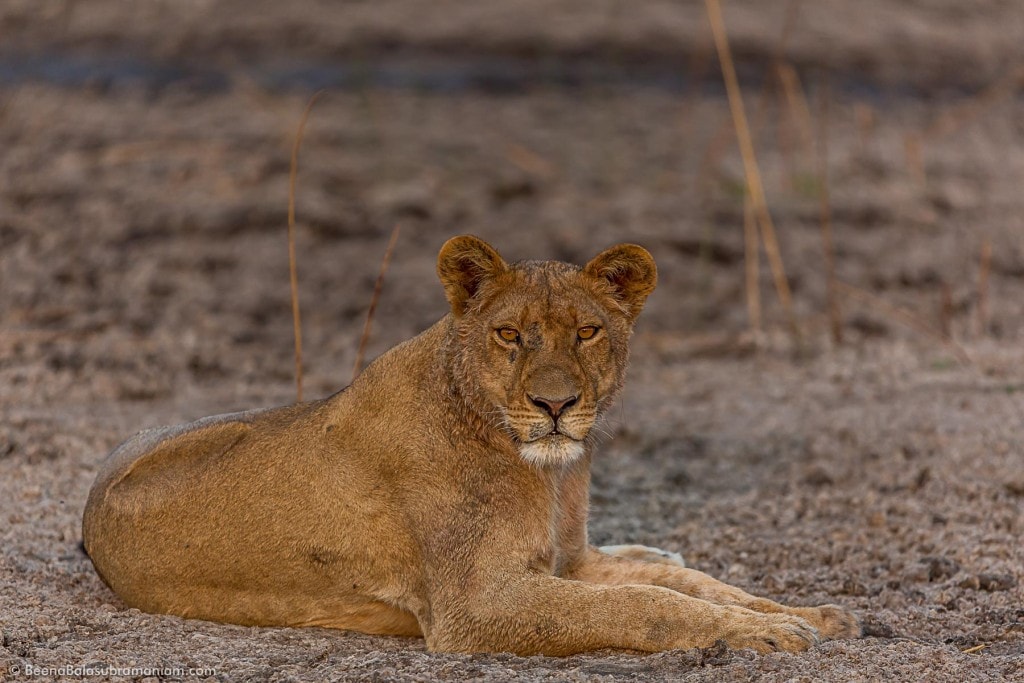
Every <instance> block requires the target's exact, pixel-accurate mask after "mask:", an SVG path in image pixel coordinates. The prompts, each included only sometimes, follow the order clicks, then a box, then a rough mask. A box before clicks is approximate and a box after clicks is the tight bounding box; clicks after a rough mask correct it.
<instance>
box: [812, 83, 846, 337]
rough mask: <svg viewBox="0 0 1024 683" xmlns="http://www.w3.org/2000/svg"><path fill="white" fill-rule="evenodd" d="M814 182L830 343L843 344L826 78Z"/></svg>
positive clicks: (819, 102) (821, 98) (823, 84)
mask: <svg viewBox="0 0 1024 683" xmlns="http://www.w3.org/2000/svg"><path fill="white" fill-rule="evenodd" d="M818 97H819V99H818V183H819V186H820V195H821V247H822V251H823V252H824V256H825V307H826V309H827V311H828V323H829V330H830V331H831V333H832V342H833V343H834V344H836V345H839V344H842V343H843V316H842V312H841V310H840V307H839V295H838V293H837V292H836V251H835V244H834V242H833V240H832V200H831V197H830V196H829V189H828V98H829V88H828V77H827V76H824V77H823V78H822V83H821V92H820V93H819V95H818Z"/></svg>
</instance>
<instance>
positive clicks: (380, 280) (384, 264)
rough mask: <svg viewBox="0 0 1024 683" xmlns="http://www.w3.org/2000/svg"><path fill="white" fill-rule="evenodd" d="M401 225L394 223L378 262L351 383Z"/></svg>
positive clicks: (357, 367)
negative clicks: (382, 254)
mask: <svg viewBox="0 0 1024 683" xmlns="http://www.w3.org/2000/svg"><path fill="white" fill-rule="evenodd" d="M400 228H401V224H398V223H396V224H395V227H394V229H392V230H391V239H389V240H388V246H387V248H386V249H385V250H384V258H382V259H381V261H380V271H379V272H378V273H377V281H376V282H375V283H374V284H373V296H372V297H371V298H370V308H369V310H367V311H366V322H365V323H364V324H363V336H362V337H360V339H359V350H358V351H356V362H355V363H354V364H353V365H352V381H355V379H356V377H357V376H358V375H359V371H360V370H362V368H363V354H364V353H365V352H366V343H367V342H368V341H369V340H370V328H371V327H372V325H373V315H374V313H376V312H377V302H378V301H379V300H380V292H381V289H383V287H384V276H385V275H387V272H388V265H390V263H391V253H392V252H393V251H394V250H395V243H397V242H398V232H399V229H400Z"/></svg>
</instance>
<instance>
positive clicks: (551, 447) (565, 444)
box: [519, 436, 584, 467]
mask: <svg viewBox="0 0 1024 683" xmlns="http://www.w3.org/2000/svg"><path fill="white" fill-rule="evenodd" d="M583 450H584V449H583V444H582V443H580V442H579V441H573V440H572V439H570V438H567V437H564V436H549V437H546V438H544V439H539V440H537V441H531V442H530V443H524V444H523V445H522V446H520V447H519V455H520V456H522V458H523V460H525V461H526V462H528V463H530V464H531V465H536V466H537V467H551V466H553V465H568V464H569V463H571V462H573V461H574V460H576V459H577V458H579V457H580V456H582V455H583Z"/></svg>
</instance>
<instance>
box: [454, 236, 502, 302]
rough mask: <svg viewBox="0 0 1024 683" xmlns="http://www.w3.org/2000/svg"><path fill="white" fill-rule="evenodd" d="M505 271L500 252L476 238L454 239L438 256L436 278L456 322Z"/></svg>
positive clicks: (463, 237)
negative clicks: (481, 289) (481, 292)
mask: <svg viewBox="0 0 1024 683" xmlns="http://www.w3.org/2000/svg"><path fill="white" fill-rule="evenodd" d="M506 270H508V265H507V264H506V263H505V261H504V259H502V258H501V256H500V255H499V254H498V252H496V251H495V250H494V248H493V247H492V246H491V245H489V244H487V242H484V241H483V240H482V239H480V238H479V237H474V236H473V235H461V236H459V237H453V238H451V239H450V240H448V241H447V242H445V243H444V246H442V247H441V253H439V254H438V255H437V276H438V277H439V278H440V279H441V284H443V285H444V293H445V296H446V297H448V303H449V304H451V307H452V313H453V314H454V315H455V317H456V318H458V317H459V316H461V315H462V314H463V313H465V312H466V308H467V306H468V304H469V300H470V299H472V298H473V297H474V296H476V293H477V292H478V291H479V290H480V286H481V285H482V284H483V283H484V282H486V281H487V280H489V279H490V278H493V277H495V276H496V275H499V274H501V273H504V272H505V271H506Z"/></svg>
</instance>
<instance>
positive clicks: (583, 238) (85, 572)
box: [0, 0, 1024, 681]
mask: <svg viewBox="0 0 1024 683" xmlns="http://www.w3.org/2000/svg"><path fill="white" fill-rule="evenodd" d="M540 4H543V5H544V7H543V8H540V7H539V5H540ZM243 5H244V6H243ZM535 5H536V6H535ZM806 5H807V7H806V8H804V9H803V10H802V11H801V13H800V14H799V15H798V20H797V22H796V23H795V25H794V28H793V30H792V33H791V38H790V51H789V53H788V54H790V55H791V57H792V60H793V62H794V63H795V64H796V65H797V66H799V67H801V70H800V74H801V76H802V77H803V80H804V84H805V86H806V87H807V90H808V92H809V94H810V103H809V106H808V112H807V114H808V116H809V118H810V120H811V122H812V125H813V126H814V127H815V128H816V127H817V124H818V122H820V121H821V120H822V119H821V116H820V109H819V107H818V105H817V94H816V93H817V92H818V90H819V85H820V83H821V80H820V78H821V77H820V71H819V70H818V69H816V67H818V66H821V65H825V66H828V67H829V68H830V69H831V70H832V74H831V76H830V93H831V95H830V97H829V100H828V114H827V139H828V157H829V165H828V171H829V173H828V175H829V182H828V188H829V190H830V197H831V202H830V204H831V210H832V220H833V226H834V229H835V243H836V260H837V270H838V275H839V277H840V278H841V279H842V280H843V281H844V282H847V283H849V284H851V285H854V286H856V287H857V288H859V289H857V290H855V291H856V292H867V293H868V294H869V295H870V297H878V298H877V299H872V298H865V295H864V294H857V295H854V294H851V293H850V290H843V295H842V297H841V299H840V301H841V303H842V316H843V321H844V332H845V339H844V342H843V344H842V345H840V346H837V345H835V344H833V343H832V342H830V340H829V338H828V335H827V325H826V322H825V317H824V315H823V311H824V304H825V292H826V286H825V278H824V267H823V265H822V263H823V258H822V255H821V253H822V252H821V236H820V233H819V196H820V190H821V189H822V182H821V180H820V178H819V177H818V174H817V171H816V163H815V158H816V157H815V152H814V149H813V146H812V145H811V144H810V143H811V142H812V141H813V140H808V138H813V137H815V135H816V131H815V130H810V131H809V130H807V129H806V128H804V127H802V125H801V124H800V121H801V120H804V119H803V118H801V117H802V116H803V115H802V114H800V112H799V108H798V109H796V110H793V109H790V108H788V107H786V106H780V104H779V103H780V102H784V100H783V99H780V98H779V97H777V96H775V95H772V96H770V97H768V98H767V99H766V100H765V101H766V103H767V104H766V105H765V106H764V107H763V108H759V107H758V101H759V97H758V92H759V89H760V86H759V83H760V79H761V75H762V74H763V72H764V68H763V67H764V66H765V65H766V64H767V63H769V61H770V58H771V55H772V54H773V51H774V49H775V45H776V44H777V36H778V35H779V32H780V29H781V26H782V24H783V16H784V4H783V3H775V4H771V6H770V7H769V6H767V5H766V4H765V3H756V2H753V1H750V2H735V3H729V4H728V7H727V13H726V18H727V20H729V21H730V23H731V25H732V26H733V27H734V31H735V38H736V43H737V51H738V53H739V54H740V56H741V60H740V62H741V63H740V66H741V72H742V73H743V75H744V84H745V85H746V86H747V102H748V107H749V108H750V110H751V118H752V119H753V120H754V122H755V134H756V136H757V140H758V152H759V154H760V156H761V162H762V165H763V167H764V170H765V177H766V185H767V188H768V190H767V191H768V199H769V202H770V204H771V206H772V210H773V216H774V218H775V222H776V224H777V228H778V232H779V240H780V242H781V246H782V253H783V257H784V260H785V263H786V267H787V270H788V274H789V278H790V284H791V286H792V288H793V294H794V299H795V303H796V309H797V314H798V316H799V320H800V325H801V328H802V331H803V334H802V340H801V341H800V342H799V343H797V342H794V341H793V340H792V339H791V338H790V336H789V335H788V333H787V332H786V327H785V325H784V322H785V318H784V317H783V315H782V313H781V311H780V309H779V307H778V305H777V304H776V303H775V297H774V294H773V293H772V289H771V279H770V277H769V276H768V274H767V268H764V269H763V270H764V271H765V272H764V273H763V274H762V282H761V285H762V292H763V293H764V302H765V330H766V331H765V335H764V338H763V339H762V340H761V344H760V345H759V347H758V348H757V349H755V348H754V347H753V346H752V345H751V343H750V339H749V338H748V337H747V336H745V331H746V329H747V318H746V308H745V303H744V297H743V254H744V251H743V237H742V234H743V232H742V222H743V204H742V198H741V195H740V193H739V188H741V186H742V185H741V183H742V174H741V165H740V161H739V157H738V155H737V153H736V151H735V146H734V144H732V142H731V140H730V139H729V137H728V136H725V137H724V138H723V137H722V135H721V131H722V130H723V122H725V127H724V130H728V123H727V122H728V109H727V106H726V102H725V99H724V97H723V96H722V92H721V88H720V86H719V85H718V81H717V73H716V72H715V71H714V69H713V68H712V67H713V65H714V63H713V61H712V62H710V64H709V63H708V61H707V59H705V57H707V56H708V54H707V38H706V33H707V31H706V26H705V24H704V20H703V18H702V15H701V12H702V11H703V10H702V6H701V4H700V3H694V2H679V3H676V2H644V3H625V2H621V3H610V2H605V3H600V8H601V11H600V12H599V13H597V12H594V11H592V8H593V7H595V6H597V5H596V4H594V3H575V2H569V1H568V0H559V1H558V2H545V3H535V2H524V1H520V2H512V3H501V4H498V3H474V4H470V3H461V2H454V1H448V2H445V3H438V7H441V8H443V9H444V10H445V11H444V12H437V13H434V12H430V13H426V14H425V13H424V10H423V7H424V5H422V3H413V2H411V0H400V1H396V2H392V3H379V4H376V3H352V4H350V5H346V6H345V7H344V8H343V9H338V8H335V7H334V6H333V5H328V4H327V3H316V2H312V0H308V1H304V2H296V3H269V2H250V3H240V2H228V1H225V2H221V3H217V2H210V1H208V0H188V1H187V2H186V1H184V0H183V1H182V2H181V3H174V6H173V8H172V7H171V3H164V2H161V1H159V0H152V2H145V3H125V2H123V1H122V0H95V1H94V2H90V3H70V2H49V1H37V0H25V1H24V2H18V1H13V0H12V1H11V2H7V3H4V5H3V7H2V8H0V33H2V34H3V35H4V43H3V48H2V50H0V149H2V150H3V152H2V154H0V680H5V679H7V680H23V679H24V678H25V677H24V676H23V675H20V674H14V673H12V671H13V670H12V669H11V667H15V666H18V667H24V666H26V665H29V664H31V665H35V666H50V667H57V666H75V665H82V666H84V665H96V666H102V665H115V666H132V665H135V666H140V667H162V666H171V667H210V668H213V669H215V670H216V672H217V673H216V675H215V676H214V678H218V679H223V680H241V679H246V680H310V679H338V680H357V679H359V680H362V679H369V680H429V679H441V680H489V681H490V680H520V679H525V680H661V679H665V680H688V681H689V680H693V681H697V680H714V681H722V680H750V679H754V678H763V679H764V680H883V679H884V680H908V681H910V680H913V681H917V680H971V681H975V680H977V681H983V680H1024V672H1022V669H1024V584H1022V579H1024V570H1022V566H1024V545H1022V543H1021V534H1022V533H1024V513H1022V505H1024V424H1022V423H1024V345H1022V344H1021V342H1022V339H1024V219H1022V218H1021V216H1024V194H1022V193H1021V187H1024V151H1022V150H1024V125H1022V123H1021V122H1022V121H1024V102H1022V100H1021V98H1020V97H1019V96H1018V95H1016V94H1015V93H1012V92H1011V91H1010V90H1008V89H1007V90H1006V93H1008V96H1003V97H1001V96H1000V95H1001V94H1006V93H1004V92H1003V91H1001V90H1000V89H999V88H998V87H997V88H996V89H995V90H992V91H990V97H988V98H985V99H982V100H978V99H974V98H972V96H971V93H972V92H975V91H978V90H984V88H986V87H987V86H990V85H991V84H993V83H998V82H999V80H1000V79H1001V78H1003V77H1004V76H1005V74H1007V73H1010V72H1011V71H1012V69H1013V68H1014V67H1015V65H1016V64H1017V63H1019V60H1020V59H1021V55H1020V54H1019V53H1020V52H1021V50H1022V48H1021V46H1022V45H1024V39H1022V36H1024V23H1022V21H1021V18H1020V16H1021V15H1020V12H1019V8H1018V7H1017V6H1016V4H1015V3H1012V2H997V1H995V0H992V1H989V2H984V3H976V4H975V5H972V8H973V9H972V11H971V12H967V11H966V10H963V9H961V6H962V4H961V3H954V2H932V3H899V4H896V3H889V2H880V1H879V2H866V3H856V4H854V3H843V2H838V1H836V2H832V1H829V2H820V3H806ZM497 7H503V8H504V9H502V10H500V11H499V10H498V9H496V8H497ZM285 8H288V9H287V10H286V9H285ZM539 14H543V15H544V17H545V20H544V21H537V20H536V17H537V16H538V15H539ZM702 45H703V47H701V46H702ZM396 55H397V56H396ZM702 55H703V57H702ZM537 64H542V65H545V66H541V67H538V66H537ZM282 65H286V66H287V68H286V67H285V66H282ZM353 65H354V66H353ZM680 73H685V74H688V75H687V76H686V77H685V78H679V77H678V74H680ZM353 74H356V75H355V76H353ZM359 74H362V76H360V75H359ZM290 79H294V80H295V83H292V85H293V86H294V87H284V86H288V85H289V84H290V83H291V80H290ZM316 84H327V85H334V86H341V87H336V88H335V89H333V90H331V91H329V92H328V93H327V95H326V96H324V97H323V98H322V100H321V101H320V102H319V103H318V104H317V106H316V109H315V110H314V112H313V114H312V117H311V119H310V122H309V127H308V132H307V136H306V140H305V143H304V147H303V150H302V155H301V171H300V175H299V193H298V216H299V230H298V252H299V256H300V265H301V275H300V277H301V289H302V302H303V307H304V308H303V311H304V333H305V350H306V358H307V363H306V373H307V374H306V386H307V393H308V394H309V395H313V396H320V395H325V394H327V393H330V392H332V391H334V390H336V389H338V388H340V387H341V386H344V385H345V384H346V383H347V382H348V381H349V380H350V377H351V367H352V364H353V361H354V358H355V354H356V347H357V345H358V338H359V334H360V331H361V327H362V323H363V319H364V316H365V312H366V309H367V306H368V303H369V299H370V293H371V291H372V288H373V281H374V278H375V276H376V272H377V268H378V263H379V260H380V257H381V255H382V253H383V251H384V245H385V243H386V241H387V238H388V235H389V234H390V231H391V228H392V226H393V225H395V224H396V223H400V224H401V225H402V233H401V236H400V239H399V242H398V246H397V249H396V252H395V256H394V259H393V261H392V264H391V269H390V272H389V274H388V276H387V281H386V284H385V288H384V291H383V295H382V298H381V301H380V307H379V309H378V312H377V317H376V319H375V322H374V334H373V337H372V340H371V343H370V348H369V355H370V356H371V357H372V356H374V355H376V354H379V353H380V352H381V351H383V350H384V349H386V348H388V347H389V346H391V345H393V344H395V343H396V342H398V341H400V340H402V339H405V338H408V337H409V336H411V335H413V334H415V333H417V332H418V331H420V330H422V329H424V328H425V327H426V326H428V325H429V324H430V323H432V322H433V321H434V320H435V319H436V318H437V317H439V316H440V315H442V314H443V312H444V310H445V304H444V300H443V296H442V291H441V288H440V285H439V284H438V283H437V282H436V279H435V276H434V258H435V255H436V252H437V249H438V248H439V246H440V245H441V244H442V243H443V241H444V240H445V239H446V238H447V237H450V236H452V235H454V234H459V233H464V232H474V233H476V234H479V235H481V236H482V237H484V238H485V239H487V240H489V241H491V242H492V243H493V244H494V245H495V246H496V247H497V248H498V249H499V250H500V251H501V252H502V253H503V254H504V255H505V256H506V257H508V258H511V259H523V258H552V257H554V258H561V259H565V260H570V261H575V262H577V263H579V262H582V261H584V260H586V259H587V258H589V257H590V256H592V255H593V254H595V253H596V252H597V251H599V250H600V249H602V248H604V247H606V246H608V245H610V244H613V243H616V242H620V241H635V242H639V243H642V244H644V245H646V246H647V247H648V248H649V249H650V250H651V251H652V252H653V253H654V255H655V257H656V259H657V260H658V263H659V267H660V272H661V284H660V287H659V290H658V291H657V292H656V293H655V294H654V296H653V297H652V298H651V300H650V303H649V306H648V309H647V311H646V312H645V314H644V316H643V318H642V320H641V323H640V326H639V329H638V331H637V335H636V338H635V343H634V353H633V365H632V368H631V375H630V383H629V385H628V389H627V391H626V392H625V395H624V397H623V400H622V401H621V403H620V406H619V407H617V408H616V409H615V416H614V417H615V419H614V427H613V430H612V431H613V434H614V435H613V438H611V439H610V440H609V441H608V442H607V443H606V444H605V446H604V447H603V449H602V452H601V454H600V456H599V457H598V458H597V460H596V463H595V473H594V490H593V506H592V508H593V509H592V523H591V534H592V537H593V540H595V541H596V542H598V543H608V542H614V543H619V542H640V543H648V544H655V545H660V546H663V547H665V548H668V549H671V550H675V551H680V552H682V553H683V554H684V555H685V556H686V558H687V560H688V562H689V563H690V565H691V566H694V567H697V568H699V569H702V570H705V571H708V572H710V573H711V574H713V575H716V576H719V577H721V578H723V579H726V580H728V581H730V582H732V583H735V584H737V585H739V586H742V587H743V588H745V589H747V590H749V591H751V592H754V593H759V594H763V595H766V596H770V597H772V598H776V599H779V600H783V601H789V602H792V603H795V604H814V603H820V602H839V603H842V604H845V605H848V606H850V607H851V608H853V609H855V610H856V611H857V612H858V613H859V614H860V615H861V616H862V618H863V622H864V625H865V637H864V638H863V639H860V640H856V641H847V642H833V643H827V644H824V645H822V646H820V647H817V648H815V649H813V650H812V651H810V652H807V653H804V654H799V655H789V654H776V655H768V656H759V655H755V654H753V653H752V652H749V651H743V652H731V651H728V650H724V649H720V648H711V649H709V650H703V651H690V652H667V653H660V654H655V655H649V656H639V655H635V654H624V653H593V654H587V655H580V656H575V657H569V658H564V659H557V658H544V657H532V658H521V657H515V656H511V655H501V654H497V655H477V656H458V655H436V654H431V653H428V652H426V650H425V648H424V645H423V642H422V641H419V640H405V639H394V638H378V637H369V636H364V635H359V634H349V633H337V632H331V631H323V630H313V629H310V630H289V629H262V628H243V627H236V626H225V625H217V624H210V623H205V622H199V621H185V620H182V619H178V618H175V617H167V616H154V615H148V614H143V613H140V612H138V611H136V610H131V609H126V608H125V606H124V605H123V604H121V603H120V602H119V601H118V599H117V598H116V597H115V596H114V595H113V594H111V593H110V591H109V590H108V589H107V588H106V587H105V586H104V585H103V584H102V583H101V582H100V580H99V578H98V577H97V576H96V574H95V573H94V571H93V569H92V566H91V564H90V562H89V560H88V558H87V557H85V556H84V555H83V554H82V552H81V551H80V550H79V541H80V538H81V533H80V528H79V525H80V519H81V512H82V507H83V504H84V501H85V498H86V494H87V492H88V489H89V486H90V485H91V483H92V480H93V477H94V476H95V473H96V470H97V466H98V463H99V462H100V461H101V460H102V459H103V457H104V456H105V454H106V453H107V452H108V451H109V450H110V449H111V448H112V447H113V446H115V445H116V444H117V443H119V442H120V441H121V440H123V439H124V438H125V437H127V436H128V435H129V434H131V433H132V432H134V431H136V430H138V429H141V428H144V427H150V426H155V425H161V424H169V423H177V422H181V421H185V420H189V419H193V418H196V417H199V416H202V415H206V414H211V413H216V412H227V411H231V410H238V409H245V408H255V407H260V406H271V405H276V404H281V403H286V402H289V401H290V400H292V398H293V396H294V389H293V385H292V359H291V353H292V346H291V343H292V330H291V314H290V309H289V293H288V287H287V282H288V276H287V253H286V243H285V238H284V235H285V232H284V229H285V224H286V221H285V217H286V207H287V184H288V161H289V154H290V144H291V140H292V136H293V133H294V128H295V125H296V123H297V119H298V116H299V114H300V113H301V110H302V107H303V106H304V104H305V102H306V99H307V98H308V96H309V94H310V93H311V90H310V86H311V85H316ZM772 92H773V91H772ZM972 103H973V104H974V105H978V106H974V108H972ZM758 110H760V113H757V111H758ZM794 111H796V113H795V114H794V113H793V112H794ZM804 118H806V117H804ZM936 126H937V127H936ZM930 127H931V128H932V130H934V131H935V132H934V133H933V134H931V135H927V136H925V137H924V138H923V141H922V142H921V144H920V145H919V149H920V152H919V154H917V155H916V156H915V154H914V153H913V145H911V146H910V147H909V148H908V145H907V140H908V135H915V134H921V133H922V132H923V131H927V130H929V128H930ZM716 140H718V141H719V142H716ZM908 149H909V150H910V153H908ZM915 159H916V160H915ZM986 241H988V243H990V244H991V245H992V258H991V263H990V267H989V268H988V284H987V286H981V285H980V284H979V280H980V279H982V276H981V272H980V271H981V270H982V268H981V260H982V259H981V257H980V254H981V252H982V250H983V244H984V243H985V242H986ZM762 263H764V260H763V258H762ZM983 291H984V292H987V294H985V295H982V294H981V292H983ZM895 308H898V309H899V311H903V313H898V312H895V311H894V309H895ZM986 311H987V314H986ZM907 312H909V314H910V315H911V316H912V320H910V321H909V322H908V317H907ZM943 329H946V330H948V332H949V333H950V334H951V335H952V337H953V338H955V339H956V340H957V341H958V342H959V343H960V344H961V345H962V348H963V349H964V350H965V351H966V354H967V355H968V356H969V362H967V363H964V362H961V361H960V360H958V356H957V348H956V347H954V346H953V345H951V344H949V343H947V342H944V341H942V340H941V339H940V338H939V337H938V335H937V334H936V332H933V331H932V330H937V331H939V332H941V331H942V330H943ZM48 677H49V676H42V677H40V678H43V679H45V678H48ZM172 677H173V676H172Z"/></svg>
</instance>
